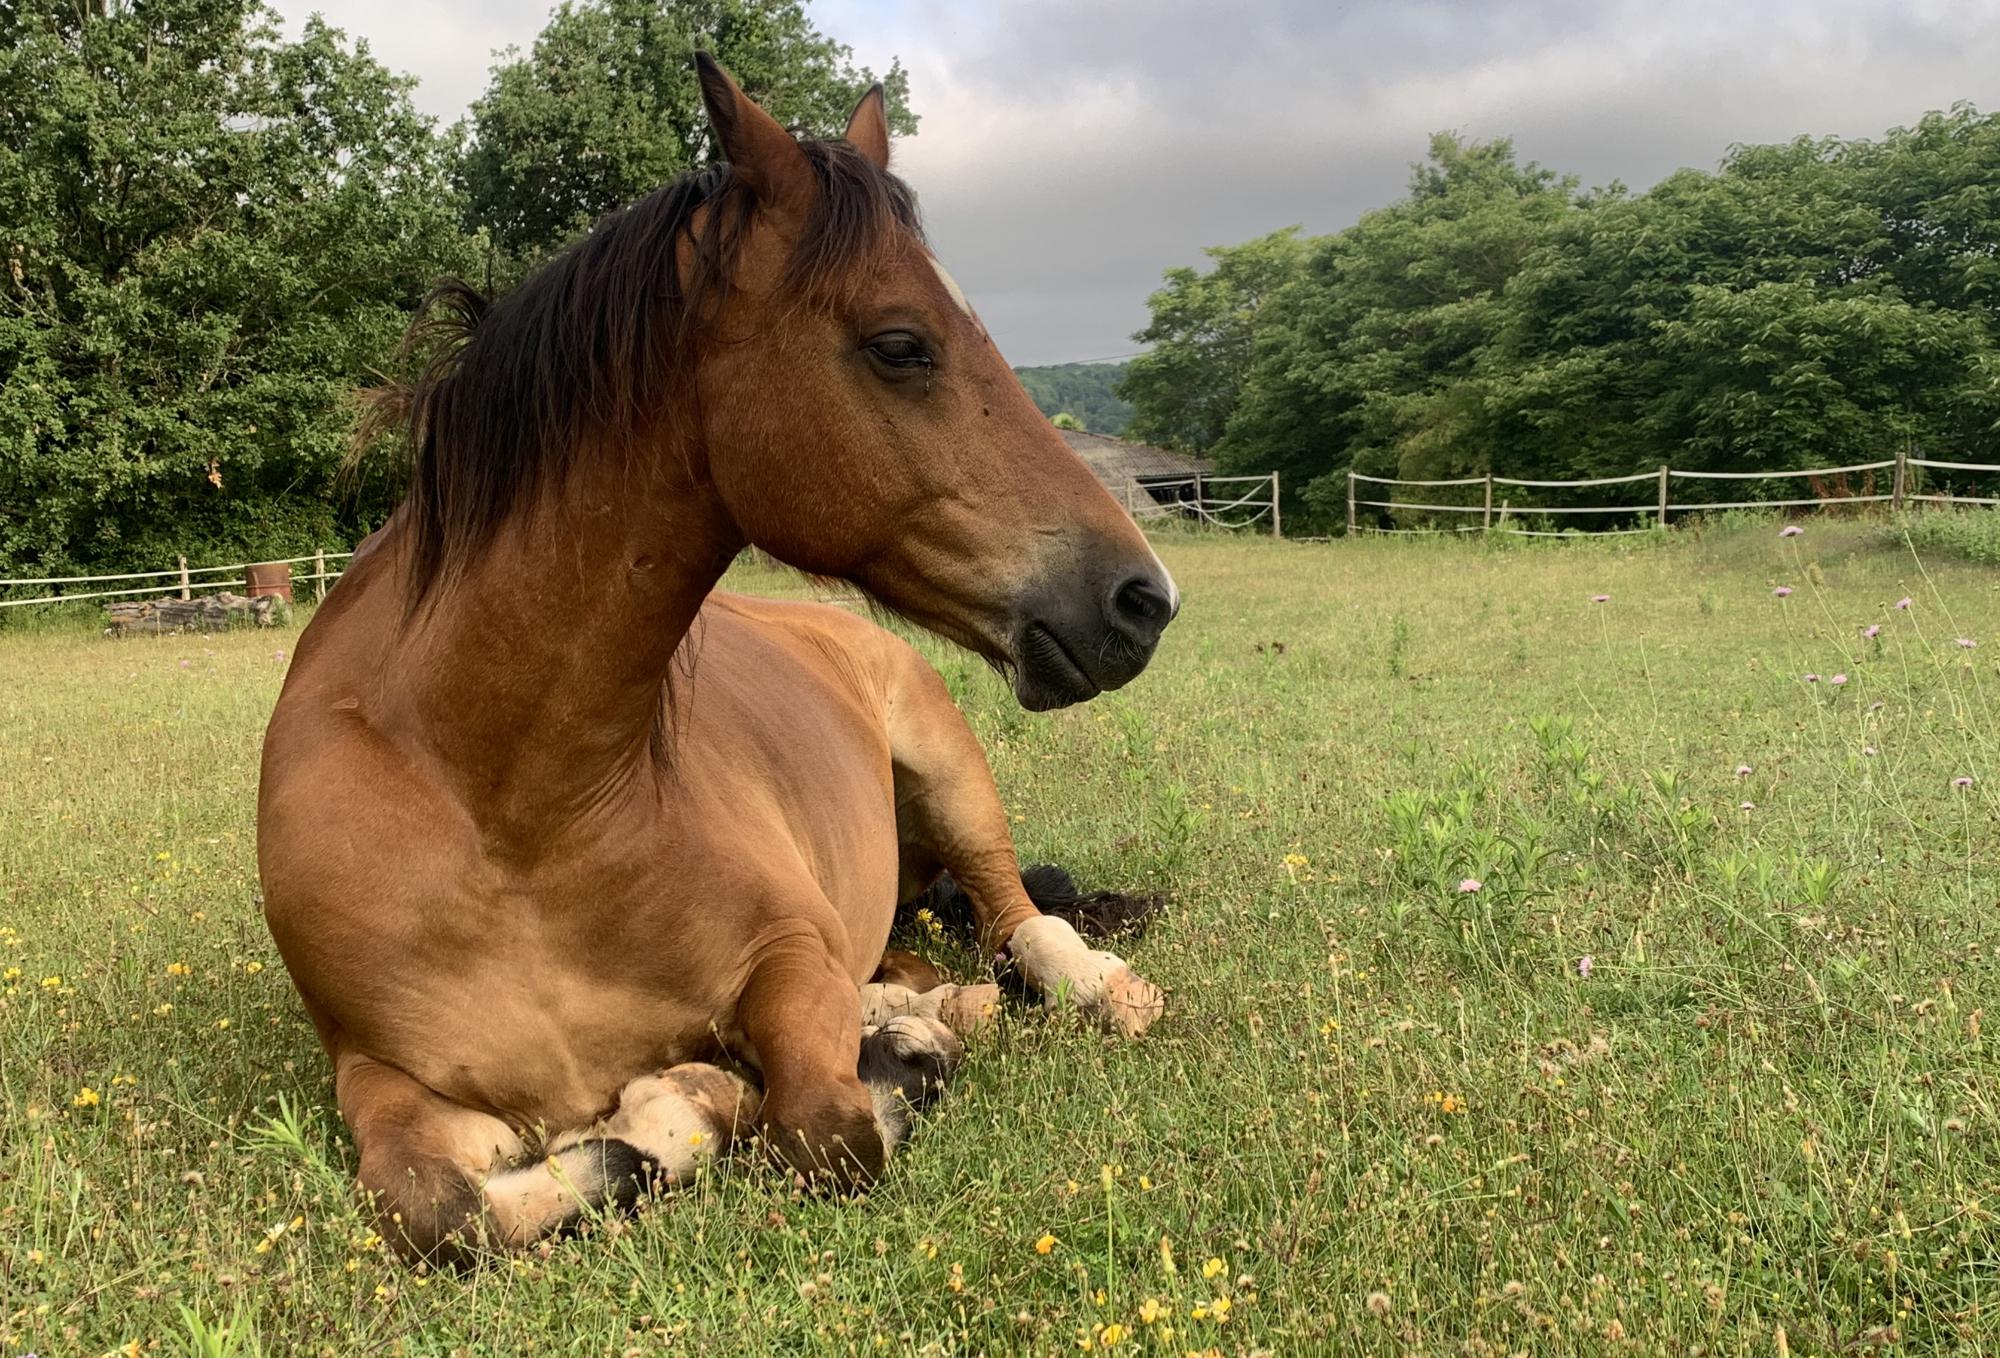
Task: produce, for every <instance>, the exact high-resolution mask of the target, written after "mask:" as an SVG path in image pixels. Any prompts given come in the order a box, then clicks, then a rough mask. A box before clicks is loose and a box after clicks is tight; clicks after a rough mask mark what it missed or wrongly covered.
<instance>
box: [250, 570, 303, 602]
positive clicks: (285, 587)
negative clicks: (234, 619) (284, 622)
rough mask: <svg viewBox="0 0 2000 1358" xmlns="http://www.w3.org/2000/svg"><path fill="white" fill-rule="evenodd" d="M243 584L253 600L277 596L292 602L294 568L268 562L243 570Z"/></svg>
mask: <svg viewBox="0 0 2000 1358" xmlns="http://www.w3.org/2000/svg"><path fill="white" fill-rule="evenodd" d="M243 582H244V585H245V587H246V588H247V590H248V592H249V595H250V597H251V598H253V599H255V598H259V597H261V596H262V595H266V594H275V595H277V596H278V597H279V598H280V599H283V600H284V601H285V602H286V603H290V602H291V601H292V568H291V566H290V565H289V564H287V563H286V562H283V561H266V562H261V563H259V564H257V565H254V566H246V567H244V569H243Z"/></svg>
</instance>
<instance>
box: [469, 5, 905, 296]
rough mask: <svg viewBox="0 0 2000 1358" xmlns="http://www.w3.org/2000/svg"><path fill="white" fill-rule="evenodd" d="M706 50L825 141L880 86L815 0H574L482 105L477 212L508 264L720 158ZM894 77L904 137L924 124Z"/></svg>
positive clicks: (900, 75) (784, 116)
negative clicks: (700, 61)
mask: <svg viewBox="0 0 2000 1358" xmlns="http://www.w3.org/2000/svg"><path fill="white" fill-rule="evenodd" d="M697 50H706V51H708V52H710V53H711V54H712V55H714V56H715V58H716V59H717V60H718V61H720V62H721V63H722V64H723V65H724V66H726V67H727V68H728V69H729V71H730V73H731V74H732V75H734V76H735V77H736V79H737V81H738V83H740V84H741V85H742V86H743V88H744V90H745V92H746V93H748V94H749V95H750V96H751V97H752V98H754V99H756V100H757V101H758V102H759V103H761V104H762V105H763V106H764V107H765V108H767V109H769V110H770V111H771V113H772V114H773V116H775V117H776V118H777V119H778V120H779V121H780V122H782V123H785V124H786V125H788V126H794V127H798V128H800V129H802V130H804V131H805V132H808V133H810V134H812V135H814V136H822V137H833V136H839V135H840V133H841V131H842V129H844V128H845V127H846V125H847V117H848V114H849V113H850V112H852V111H853V108H854V104H855V102H856V101H857V100H858V99H859V98H860V97H861V95H862V94H863V93H864V92H865V91H866V90H867V88H868V87H869V86H870V85H872V84H874V83H875V81H876V76H875V74H874V73H873V72H872V71H870V70H868V69H867V68H866V67H862V66H856V65H854V64H853V61H852V56H853V54H852V52H851V51H850V50H849V49H848V48H847V47H845V46H843V45H842V44H840V43H838V42H835V41H834V40H833V39H831V38H828V37H826V36H825V35H824V34H822V33H820V32H819V30H817V29H816V28H814V27H813V25H812V23H811V22H810V20H808V18H807V17H806V12H805V6H804V4H803V3H801V0H564V3H563V4H561V5H558V6H557V7H556V10H555V13H554V14H552V15H551V16H550V18H549V22H548V25H547V26H546V27H545V28H543V30H542V32H541V36H540V37H538V38H536V39H535V45H534V48H533V50H532V51H530V52H528V53H526V54H525V55H524V54H521V53H518V52H512V51H510V52H509V53H508V54H507V58H506V59H505V60H503V61H502V62H501V63H500V64H499V65H497V66H495V67H494V69H493V79H492V82H491V84H490V85H488V87H487V90H486V93H485V94H483V95H482V96H480V98H479V99H478V100H477V101H476V102H475V103H474V104H473V106H472V116H471V121H470V129H469V130H470V144H469V146H468V147H467V149H466V152H465V156H464V159H463V161H462V163H461V166H460V171H459V173H460V179H461V182H462V183H463V185H464V187H465V191H466V194H467V198H468V203H469V221H470V222H471V224H472V225H473V226H474V227H476V228H479V229H482V230H484V231H486V232H488V233H489V234H490V237H491V239H492V240H493V242H494V243H495V244H496V245H497V246H498V247H499V248H500V249H501V250H502V251H504V252H506V254H507V256H509V257H510V258H509V259H506V260H503V261H502V263H501V265H500V267H501V269H502V270H503V272H505V271H510V270H512V269H514V268H518V267H519V266H520V265H521V264H526V263H532V262H534V261H535V260H536V259H539V258H540V257H541V256H543V255H545V254H547V253H549V252H551V251H553V250H555V249H557V248H558V247H560V246H561V245H563V244H564V243H566V242H567V241H569V240H570V239H572V238H573V237H575V236H576V235H577V234H579V233H580V232H581V231H583V230H584V229H585V228H586V227H588V226H589V225H590V224H591V223H592V222H593V221H595V220H596V219H597V218H598V217H600V216H602V215H603V214H604V213H606V212H609V211H611V210H612V209H613V208H617V207H622V206H623V205H624V204H626V203H629V202H631V201H633V200H634V199H636V198H639V197H642V196H644V195H645V194H647V193H650V192H651V191H652V190H654V189H656V188H658V187H659V186H660V185H661V184H664V183H666V182H667V181H668V180H670V179H672V178H673V177H674V176H675V175H677V174H680V173H681V172H682V171H685V170H688V169H691V168H694V167H696V166H699V165H702V164H704V163H706V162H707V161H708V160H709V159H710V157H711V156H712V154H713V150H714V148H713V147H712V145H711V143H710V141H709V136H708V119H707V117H706V115H705V114H704V113H703V112H702V104H701V91H700V87H699V86H698V84H697V83H696V80H695V75H694V68H693V59H694V54H695V52H696V51H697ZM881 80H882V86H883V92H884V94H885V95H886V96H887V98H888V107H889V125H890V129H891V131H894V132H898V133H901V134H904V135H908V134H910V133H913V132H915V131H916V128H917V119H916V115H915V114H913V113H911V112H910V107H909V78H908V75H907V73H906V72H905V71H904V70H903V68H902V66H901V64H900V63H897V64H892V65H891V66H890V68H889V71H888V73H887V74H886V75H884V76H882V77H881Z"/></svg>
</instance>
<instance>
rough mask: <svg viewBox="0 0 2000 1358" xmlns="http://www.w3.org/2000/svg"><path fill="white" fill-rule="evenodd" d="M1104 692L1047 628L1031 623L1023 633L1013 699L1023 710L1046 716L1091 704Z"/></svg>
mask: <svg viewBox="0 0 2000 1358" xmlns="http://www.w3.org/2000/svg"><path fill="white" fill-rule="evenodd" d="M1102 691H1103V690H1102V689H1101V688H1100V687H1099V686H1098V685H1097V683H1096V682H1095V681H1093V680H1092V679H1091V678H1090V676H1089V675H1088V674H1086V673H1084V670H1083V667H1082V666H1081V665H1079V664H1077V663H1076V657H1075V656H1073V655H1071V654H1070V652H1069V648H1067V647H1066V646H1064V645H1063V644H1062V641H1061V640H1060V639H1059V638H1058V637H1057V636H1056V634H1055V633H1054V632H1053V631H1051V630H1050V629H1049V628H1048V627H1046V626H1044V625H1043V624H1042V623H1039V622H1031V623H1029V624H1028V626H1027V628H1026V629H1025V630H1024V631H1022V633H1021V645H1020V647H1019V653H1018V654H1017V655H1016V657H1015V664H1014V696H1015V698H1017V699H1018V700H1019V701H1020V704H1021V706H1023V707H1025V708H1027V709H1028V710H1029V711H1030V712H1047V711H1049V710H1051V709H1053V708H1058V707H1068V706H1070V705H1071V704H1072V703H1081V702H1088V701H1089V700H1090V699H1092V698H1095V697H1096V696H1097V695H1098V694H1099V693H1100V692H1102Z"/></svg>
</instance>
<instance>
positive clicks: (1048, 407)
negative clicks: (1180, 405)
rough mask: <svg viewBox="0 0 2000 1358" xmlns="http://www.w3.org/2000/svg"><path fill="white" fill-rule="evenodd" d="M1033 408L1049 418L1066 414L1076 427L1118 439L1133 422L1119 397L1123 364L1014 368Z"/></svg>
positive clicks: (1125, 403) (1122, 379)
mask: <svg viewBox="0 0 2000 1358" xmlns="http://www.w3.org/2000/svg"><path fill="white" fill-rule="evenodd" d="M1014 375H1015V376H1016V377H1018V378H1020V379H1021V385H1022V386H1023V387H1025V388H1027V391H1028V395H1029V396H1030V397H1032V398H1033V399H1034V402H1035V406H1036V408H1037V409H1039V410H1040V411H1041V412H1042V413H1043V414H1044V415H1047V416H1049V417H1050V418H1051V419H1060V418H1061V417H1062V416H1064V415H1067V416H1069V417H1070V418H1071V419H1072V420H1074V421H1075V422H1076V427H1077V428H1080V429H1087V430H1089V431H1090V432H1091V433H1093V434H1110V435H1112V436H1113V437H1117V436H1118V435H1121V434H1123V433H1124V432H1125V426H1126V425H1127V424H1128V423H1130V422H1131V419H1132V405H1131V403H1130V402H1129V401H1127V400H1125V398H1124V397H1122V396H1120V395H1119V394H1118V390H1119V387H1120V386H1121V385H1122V384H1123V383H1124V381H1125V365H1124V364H1122V363H1050V364H1045V365H1043V366H1042V367H1039V368H1016V369H1014Z"/></svg>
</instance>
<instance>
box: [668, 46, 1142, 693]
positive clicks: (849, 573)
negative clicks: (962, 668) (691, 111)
mask: <svg viewBox="0 0 2000 1358" xmlns="http://www.w3.org/2000/svg"><path fill="white" fill-rule="evenodd" d="M699 65H700V71H701V83H702V91H703V95H704V98H705V99H706V101H707V104H708V110H709V116H710V120H711V123H712V125H713V127H714V131H715V136H716V138H717V140H718V142H719V144H720V146H721V148H722V150H723V152H724V153H725V154H726V155H727V157H728V159H729V161H730V164H731V167H732V172H733V174H734V176H735V178H736V179H737V181H738V182H739V183H740V184H741V185H742V186H743V188H744V189H746V190H747V192H748V194H749V196H750V199H751V200H752V203H753V205H752V206H750V207H748V208H747V209H746V210H745V211H746V216H745V217H744V218H743V221H742V224H741V228H740V230H741V234H740V236H739V237H738V244H737V245H736V247H735V249H734V256H735V258H734V267H733V268H732V270H731V279H730V287H729V289H728V291H727V293H726V294H725V295H724V297H723V298H722V300H721V301H720V302H719V303H718V305H717V308H716V310H715V314H714V317H713V320H712V322H711V324H710V326H709V327H708V338H709V342H708V343H705V344H703V345H701V346H700V350H699V352H698V354H696V355H694V356H693V363H694V370H693V376H694V382H695V390H696V394H697V396H698V399H699V417H698V418H699V420H700V422H701V434H702V442H703V443H704V444H705V446H706V448H707V450H708V459H709V475H710V477H711V479H712V481H713V484H714V486H715V488H716V491H717V493H718V494H719V495H720V497H721V499H722V502H723V504H724V506H725V507H726V509H727V510H728V512H729V513H730V515H731V516H732V517H733V518H734V520H735V522H736V525H737V527H738V528H739V529H740V530H741V531H742V533H743V535H744V536H745V537H746V538H748V539H749V540H750V541H751V542H753V543H755V544H756V545H758V546H759V547H762V548H763V549H764V550H766V551H768V552H770V553H772V554H773V555H775V556H777V557H778V558H780V559H781V560H783V561H786V562H788V563H790V564H791V565H794V566H797V567H799V568H801V569H803V570H806V571H810V572H813V573H816V574H822V575H830V576H838V577H841V578H844V579H848V580H852V581H854V582H855V583H857V584H859V585H860V586H862V587H863V588H864V589H866V590H867V591H868V592H869V593H871V594H872V595H874V596H876V597H877V598H879V599H880V600H882V602H884V603H885V604H887V605H888V606H889V607H891V608H893V609H895V610H896V611H897V612H899V613H901V614H903V615H905V616H907V617H909V618H910V619H911V620H913V621H915V622H917V623H919V624H920V625H922V626H924V627H926V628H928V629H929V630H931V631H933V632H936V633H938V634H939V635H941V636H944V637H947V638H949V639H950V640H953V641H956V642H958V643H960V644H961V645H964V646H967V647H969V648H970V649H972V650H974V651H977V652H978V653H979V654H981V655H983V656H985V657H986V658H987V659H988V660H991V661H993V662H995V663H996V664H999V665H1002V666H1004V667H1006V668H1008V669H1009V670H1011V672H1012V674H1013V679H1014V691H1015V694H1016V696H1017V697H1018V698H1019V700H1020V701H1021V703H1022V705H1023V706H1026V707H1029V708H1035V709H1041V708H1051V707H1060V706H1063V705H1066V704H1069V703H1074V702H1079V701H1082V700H1084V699H1086V698H1090V697H1093V696H1095V695H1096V694H1097V693H1098V692H1099V691H1101V690H1104V689H1111V688H1117V687H1118V686H1119V685H1121V684H1123V683H1125V682H1126V681H1128V680H1130V679H1131V678H1132V677H1133V676H1134V675H1136V674H1138V673H1139V671H1140V670H1141V669H1143V668H1145V665H1146V662H1147V660H1148V659H1149V658H1150V657H1151V656H1152V653H1153V648H1154V646H1155V644H1156V643H1157V642H1158V641H1159V638H1160V633H1161V631H1162V630H1163V629H1164V628H1165V627H1166V625H1167V623H1168V622H1170V621H1171V620H1172V618H1173V616H1174V613H1175V611H1176V609H1177V608H1178V606H1179V602H1180V599H1179V594H1178V592H1177V591H1176V590H1175V587H1174V583H1173V580H1172V579H1171V578H1170V577H1169V576H1168V574H1167V571H1166V568H1165V567H1164V566H1162V565H1161V564H1160V560H1159V558H1158V557H1157V556H1156V555H1155V554H1154V553H1153V551H1152V549H1151V548H1150V547H1149V546H1148V545H1147V543H1146V539H1145V537H1144V535H1143V534H1141V533H1140V532H1139V530H1138V528H1137V527H1136V526H1135V525H1134V524H1133V522H1132V520H1131V519H1130V518H1129V517H1128V516H1127V515H1126V513H1125V512H1124V510H1122V509H1121V508H1120V507H1119V505H1118V503H1117V502H1116V501H1115V500H1113V499H1112V497H1111V495H1110V494H1109V493H1108V492H1107V491H1106V490H1105V489H1104V487H1103V486H1102V485H1101V484H1100V483H1099V482H1098V480H1097V478H1096V477H1095V476H1093V475H1092V474H1091V472H1090V471H1089V469H1088V468H1086V467H1085V466H1084V465H1083V463H1082V462H1081V461H1079V460H1078V458H1077V456H1076V454H1075V453H1073V452H1071V451H1070V449H1069V446H1068V445H1067V444H1066V443H1064V442H1063V440H1062V437H1061V436H1060V435H1059V434H1057V433H1056V431H1055V429H1054V428H1053V427H1052V426H1051V425H1050V424H1049V422H1048V420H1046V419H1045V418H1043V416H1042V415H1041V413H1040V412H1039V411H1038V410H1036V408H1035V405H1034V403H1033V402H1032V401H1031V400H1030V399H1029V397H1028V394H1027V392H1025V391H1024V390H1023V389H1022V387H1021V383H1020V381H1019V379H1017V378H1016V377H1015V376H1014V373H1013V370H1012V369H1010V368H1009V367H1008V366H1007V364H1006V362H1005V361H1004V360H1002V358H1001V357H1000V351H999V350H998V349H996V348H995V347H994V345H993V341H992V340H991V338H989V337H988V335H987V333H986V330H985V327H984V326H982V325H981V324H980V323H979V317H978V315H977V314H976V313H975V312H974V311H973V309H972V306H971V304H970V303H969V302H967V301H966V299H965V294H964V293H962V292H961V291H960V290H959V288H958V285H957V284H956V283H954V282H953V281H952V279H951V275H949V274H948V273H946V272H945V270H944V266H943V265H941V264H940V263H939V262H938V261H937V259H936V258H935V257H934V256H933V255H932V254H931V253H930V251H929V249H928V248H926V246H925V244H924V241H923V238H922V236H921V234H920V232H919V230H918V228H917V223H916V216H915V211H914V207H913V205H912V202H911V199H910V196H909V193H908V190H906V189H905V188H904V187H903V186H902V184H901V183H900V182H899V181H897V180H896V179H894V178H893V177H892V176H890V175H889V174H888V163H889V133H888V123H887V121H886V116H885V113H884V109H883V103H882V92H881V90H880V88H879V87H878V88H877V89H874V90H871V91H870V92H869V93H868V94H867V95H866V96H864V97H863V99H862V100H861V103H860V105H859V106H858V107H857V108H856V109H855V110H854V115H853V118H852V119H851V121H850V122H849V124H848V128H847V134H846V137H845V140H844V142H830V143H807V144H804V145H802V144H801V143H800V142H798V141H797V140H796V139H794V138H793V136H792V135H791V134H790V133H789V132H787V131H786V130H785V129H784V128H783V127H781V126H780V125H779V124H778V123H777V122H776V121H775V120H774V119H773V118H772V117H771V116H770V115H769V114H767V113H766V112H764V110H763V109H761V108H759V107H758V106H757V105H756V104H755V103H753V102H752V101H751V100H750V99H748V98H747V97H746V96H745V95H744V94H743V92H742V91H741V90H740V89H738V88H737V87H736V85H735V83H734V82H733V81H731V80H730V78H729V77H728V75H726V74H725V73H724V72H723V71H722V70H721V68H719V67H718V66H716V65H715V64H714V63H713V62H711V61H709V60H708V59H707V58H706V57H703V58H700V59H699ZM684 248H692V247H684Z"/></svg>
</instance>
